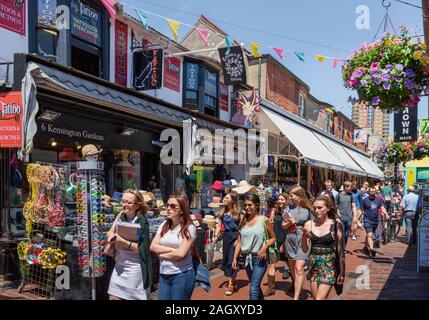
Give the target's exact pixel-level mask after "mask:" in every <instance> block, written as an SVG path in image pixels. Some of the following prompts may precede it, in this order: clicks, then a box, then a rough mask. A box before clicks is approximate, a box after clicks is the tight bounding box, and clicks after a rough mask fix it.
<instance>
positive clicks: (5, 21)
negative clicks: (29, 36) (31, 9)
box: [0, 0, 25, 36]
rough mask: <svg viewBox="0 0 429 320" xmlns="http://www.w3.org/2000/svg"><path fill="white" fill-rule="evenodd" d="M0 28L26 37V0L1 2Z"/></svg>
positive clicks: (5, 0)
mask: <svg viewBox="0 0 429 320" xmlns="http://www.w3.org/2000/svg"><path fill="white" fill-rule="evenodd" d="M0 27H1V28H4V29H7V30H10V31H13V32H16V33H18V34H20V35H23V36H25V0H14V1H11V0H0Z"/></svg>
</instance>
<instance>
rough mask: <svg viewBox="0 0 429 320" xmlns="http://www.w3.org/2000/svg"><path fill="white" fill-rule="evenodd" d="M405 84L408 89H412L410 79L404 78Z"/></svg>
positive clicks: (412, 85) (412, 83) (412, 84)
mask: <svg viewBox="0 0 429 320" xmlns="http://www.w3.org/2000/svg"><path fill="white" fill-rule="evenodd" d="M405 86H406V87H407V89H408V90H412V89H414V86H415V84H414V82H413V81H412V80H410V79H405Z"/></svg>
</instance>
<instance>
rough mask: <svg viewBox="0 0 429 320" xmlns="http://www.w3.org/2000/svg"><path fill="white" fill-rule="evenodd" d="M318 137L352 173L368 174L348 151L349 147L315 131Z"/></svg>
mask: <svg viewBox="0 0 429 320" xmlns="http://www.w3.org/2000/svg"><path fill="white" fill-rule="evenodd" d="M314 134H315V135H316V137H317V138H318V139H319V140H320V141H321V142H322V143H323V144H324V145H325V146H326V147H327V148H328V149H329V150H330V151H331V152H332V153H333V154H334V155H336V156H337V158H338V159H340V160H341V162H342V163H343V165H344V167H345V168H347V169H348V170H349V172H350V173H352V174H356V175H364V176H366V172H365V171H364V170H363V169H362V168H361V167H360V166H359V165H358V164H357V163H356V162H355V161H354V160H353V158H352V157H351V156H350V155H349V154H348V153H347V152H346V150H345V149H349V148H347V147H344V146H342V145H341V144H339V143H337V142H335V141H333V140H331V139H329V138H327V137H325V136H323V135H322V134H319V133H317V132H314Z"/></svg>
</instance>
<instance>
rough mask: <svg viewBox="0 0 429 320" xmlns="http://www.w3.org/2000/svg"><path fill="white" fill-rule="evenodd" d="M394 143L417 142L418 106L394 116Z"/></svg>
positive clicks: (408, 108)
mask: <svg viewBox="0 0 429 320" xmlns="http://www.w3.org/2000/svg"><path fill="white" fill-rule="evenodd" d="M393 117H394V121H393V122H394V131H395V134H394V141H395V142H404V141H416V140H417V106H414V107H406V108H404V109H402V110H401V111H399V112H398V113H395V114H394V116H393Z"/></svg>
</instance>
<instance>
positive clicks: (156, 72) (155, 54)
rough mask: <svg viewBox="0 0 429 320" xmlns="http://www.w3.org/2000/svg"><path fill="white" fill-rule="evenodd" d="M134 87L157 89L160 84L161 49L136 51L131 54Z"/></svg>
mask: <svg viewBox="0 0 429 320" xmlns="http://www.w3.org/2000/svg"><path fill="white" fill-rule="evenodd" d="M133 64H134V81H133V85H134V88H136V89H137V90H152V89H159V88H161V85H162V50H161V49H155V50H148V51H138V52H135V53H134V54H133Z"/></svg>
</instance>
